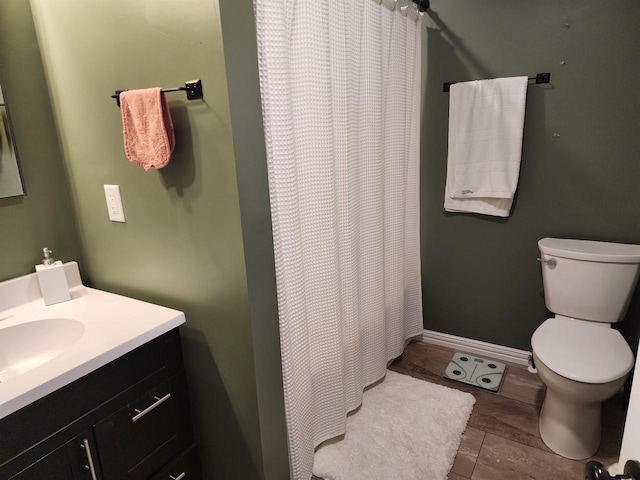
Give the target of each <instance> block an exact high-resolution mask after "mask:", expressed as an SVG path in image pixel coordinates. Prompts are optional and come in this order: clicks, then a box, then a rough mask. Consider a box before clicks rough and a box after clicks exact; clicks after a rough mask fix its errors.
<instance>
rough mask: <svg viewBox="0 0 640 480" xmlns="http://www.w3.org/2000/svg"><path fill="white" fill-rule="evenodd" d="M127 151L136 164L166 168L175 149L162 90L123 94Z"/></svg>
mask: <svg viewBox="0 0 640 480" xmlns="http://www.w3.org/2000/svg"><path fill="white" fill-rule="evenodd" d="M120 106H121V109H122V127H123V134H124V150H125V152H126V154H127V158H128V159H129V161H130V162H131V163H133V164H134V165H138V166H140V167H143V168H144V169H145V170H149V169H150V168H162V167H164V166H165V165H166V164H167V163H169V159H170V158H171V153H172V152H173V149H174V147H175V143H176V141H175V136H174V133H173V122H172V121H171V115H170V113H169V106H168V105H167V99H166V98H165V96H164V93H163V92H162V89H161V88H147V89H144V90H129V91H126V92H121V93H120Z"/></svg>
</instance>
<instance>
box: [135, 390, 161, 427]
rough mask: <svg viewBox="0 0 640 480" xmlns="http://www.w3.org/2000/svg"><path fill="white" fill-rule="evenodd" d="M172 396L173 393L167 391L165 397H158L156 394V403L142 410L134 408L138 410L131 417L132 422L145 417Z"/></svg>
mask: <svg viewBox="0 0 640 480" xmlns="http://www.w3.org/2000/svg"><path fill="white" fill-rule="evenodd" d="M170 398H171V394H170V393H167V394H166V395H165V396H164V397H162V398H160V397H156V396H154V397H153V399H154V400H155V403H153V404H151V405H149V406H148V407H147V408H145V409H144V410H142V411H140V410H138V409H137V408H136V409H135V410H134V411H135V412H136V415H134V417H133V418H132V419H131V421H132V422H137V421H138V420H140V419H141V418H142V417H144V416H145V415H146V414H147V413H149V412H150V411H151V410H153V409H154V408H156V407H157V406H158V405H160V404H161V403H164V402H166V401H167V400H169V399H170Z"/></svg>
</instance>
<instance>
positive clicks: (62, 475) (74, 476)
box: [11, 431, 102, 480]
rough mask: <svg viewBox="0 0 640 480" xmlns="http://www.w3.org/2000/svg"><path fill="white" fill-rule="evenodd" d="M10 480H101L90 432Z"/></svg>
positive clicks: (59, 448)
mask: <svg viewBox="0 0 640 480" xmlns="http://www.w3.org/2000/svg"><path fill="white" fill-rule="evenodd" d="M11 480H102V476H100V471H99V465H97V457H96V455H95V443H94V442H93V437H92V436H91V432H90V431H86V432H84V433H83V434H82V435H80V436H78V437H76V438H75V439H73V440H71V441H70V442H68V443H66V444H65V445H62V446H61V447H58V448H57V449H55V450H54V451H53V452H51V453H49V454H48V455H46V456H44V457H42V458H41V459H40V460H38V461H37V462H35V463H34V464H32V465H30V466H29V467H27V468H26V469H24V470H22V471H21V472H20V473H18V474H17V475H15V476H13V477H11Z"/></svg>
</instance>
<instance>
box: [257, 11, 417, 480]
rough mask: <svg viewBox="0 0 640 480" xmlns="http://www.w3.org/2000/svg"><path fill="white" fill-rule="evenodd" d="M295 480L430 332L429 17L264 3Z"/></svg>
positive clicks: (263, 46) (261, 24)
mask: <svg viewBox="0 0 640 480" xmlns="http://www.w3.org/2000/svg"><path fill="white" fill-rule="evenodd" d="M254 3H255V12H256V25H257V34H258V52H259V63H260V87H261V93H262V104H263V114H264V129H265V138H266V145H267V159H268V170H269V189H270V198H271V212H272V221H273V238H274V249H275V260H276V276H277V289H278V308H279V316H280V339H281V348H282V371H283V380H284V393H285V409H286V420H287V431H288V443H289V461H290V466H291V472H292V478H293V479H295V480H309V478H310V476H311V469H312V466H313V449H314V447H315V446H317V445H318V444H319V443H321V442H322V441H324V440H326V439H328V438H331V437H335V436H337V435H340V434H342V433H344V430H345V421H346V413H347V412H349V411H351V410H353V409H355V408H356V407H357V406H358V405H359V404H360V403H361V400H362V391H363V388H364V387H365V386H367V385H370V384H371V383H374V382H375V381H377V380H379V379H380V378H382V377H383V376H384V374H385V371H386V366H387V362H388V360H390V359H392V358H394V357H397V356H398V355H400V354H401V353H402V350H403V348H404V344H405V340H406V339H407V338H409V337H412V336H415V335H418V334H420V333H421V332H422V302H421V285H420V253H419V188H418V180H419V163H418V162H419V107H420V57H421V51H420V35H421V32H420V31H421V28H420V26H421V18H420V14H419V13H418V12H417V11H416V9H415V8H413V7H412V6H409V7H403V8H400V7H399V6H398V5H396V2H395V1H392V0H382V1H381V2H378V1H376V0H254Z"/></svg>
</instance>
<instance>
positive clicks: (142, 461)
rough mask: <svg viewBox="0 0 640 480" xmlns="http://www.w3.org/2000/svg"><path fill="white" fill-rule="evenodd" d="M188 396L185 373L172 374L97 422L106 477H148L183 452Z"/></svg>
mask: <svg viewBox="0 0 640 480" xmlns="http://www.w3.org/2000/svg"><path fill="white" fill-rule="evenodd" d="M185 399H186V385H185V384H184V376H177V377H172V378H171V379H169V380H167V381H165V382H163V383H162V384H160V385H159V386H157V387H156V388H154V389H152V390H150V391H149V392H147V393H146V394H145V395H143V396H141V397H139V398H138V399H136V400H135V401H133V402H131V403H130V404H128V405H126V406H125V407H123V408H121V409H120V410H118V411H117V412H116V413H114V414H113V415H111V416H109V417H107V418H106V419H105V420H103V421H101V422H100V423H98V424H97V425H95V427H94V433H95V436H96V442H97V445H98V451H99V456H100V464H101V467H102V474H103V477H104V480H116V479H118V480H124V479H127V480H143V479H145V480H146V479H148V478H149V477H151V475H153V474H154V473H155V472H157V471H158V470H159V469H160V468H161V467H162V466H163V465H165V464H166V463H167V462H169V461H170V460H171V459H172V458H173V457H174V456H175V455H177V454H178V453H179V452H180V451H182V449H183V448H184V441H185V439H184V438H183V437H184V435H182V432H183V425H182V424H183V423H187V425H188V424H189V422H188V418H189V412H188V410H187V411H183V408H182V406H183V405H184V404H185V403H186V402H185ZM185 415H186V419H187V420H185Z"/></svg>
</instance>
